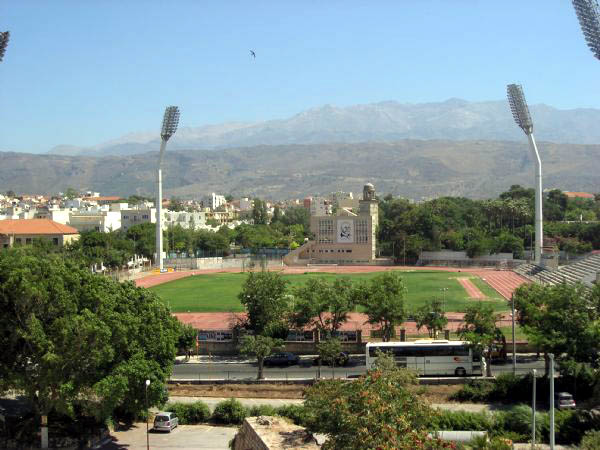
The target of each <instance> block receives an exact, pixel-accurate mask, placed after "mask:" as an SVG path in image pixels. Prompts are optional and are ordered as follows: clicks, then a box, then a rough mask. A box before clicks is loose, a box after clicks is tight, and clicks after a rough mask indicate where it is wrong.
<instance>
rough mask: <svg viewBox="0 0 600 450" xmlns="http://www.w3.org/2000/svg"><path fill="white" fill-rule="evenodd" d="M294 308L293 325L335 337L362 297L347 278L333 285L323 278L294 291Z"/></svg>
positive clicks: (313, 280)
mask: <svg viewBox="0 0 600 450" xmlns="http://www.w3.org/2000/svg"><path fill="white" fill-rule="evenodd" d="M293 296H294V302H295V304H294V308H293V312H292V317H291V322H292V324H293V325H294V326H296V327H297V328H304V327H307V326H308V327H311V328H314V327H316V328H318V329H319V330H320V331H321V332H322V334H324V335H326V336H328V337H332V336H335V335H336V332H337V330H338V328H339V327H340V326H341V325H342V324H343V323H344V322H346V320H348V313H350V312H351V311H353V310H354V308H355V306H356V304H357V301H358V298H359V295H358V294H357V291H356V290H355V289H353V286H352V282H351V281H350V280H349V279H348V278H336V279H335V280H333V282H332V283H329V282H327V280H325V279H324V278H309V279H308V281H307V282H306V283H304V284H303V285H301V286H298V287H296V288H295V289H294V291H293Z"/></svg>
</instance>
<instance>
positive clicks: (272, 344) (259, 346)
mask: <svg viewBox="0 0 600 450" xmlns="http://www.w3.org/2000/svg"><path fill="white" fill-rule="evenodd" d="M282 346H283V339H275V338H272V337H269V336H261V335H256V336H252V335H247V336H244V337H242V342H241V345H240V352H241V353H242V354H244V355H251V356H256V360H257V365H258V374H257V376H256V379H257V380H263V379H264V378H265V377H264V375H263V368H264V365H265V358H266V357H267V356H269V355H270V354H271V353H272V352H273V350H276V349H277V348H280V347H282Z"/></svg>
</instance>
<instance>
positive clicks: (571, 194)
mask: <svg viewBox="0 0 600 450" xmlns="http://www.w3.org/2000/svg"><path fill="white" fill-rule="evenodd" d="M564 194H565V195H566V196H567V197H569V198H591V199H592V200H594V194H590V193H588V192H565V193H564Z"/></svg>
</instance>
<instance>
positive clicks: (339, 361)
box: [314, 352, 350, 366]
mask: <svg viewBox="0 0 600 450" xmlns="http://www.w3.org/2000/svg"><path fill="white" fill-rule="evenodd" d="M320 359H321V357H320V356H317V357H316V358H315V360H314V364H315V365H318V364H319V360H320ZM348 361H350V355H349V354H348V353H346V352H340V354H339V355H337V356H336V357H335V365H336V366H345V365H346V364H348ZM323 364H326V365H329V364H331V360H330V359H323Z"/></svg>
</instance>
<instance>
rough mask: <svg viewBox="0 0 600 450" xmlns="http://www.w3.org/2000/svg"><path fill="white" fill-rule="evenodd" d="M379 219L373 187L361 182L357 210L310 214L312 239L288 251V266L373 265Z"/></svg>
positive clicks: (286, 260) (343, 209)
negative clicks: (361, 191)
mask: <svg viewBox="0 0 600 450" xmlns="http://www.w3.org/2000/svg"><path fill="white" fill-rule="evenodd" d="M378 219H379V212H378V203H377V199H376V197H375V188H374V187H373V185H372V184H371V183H367V184H365V186H364V188H363V197H362V199H361V200H359V202H358V210H352V209H350V208H339V209H338V210H337V211H336V213H335V214H317V215H311V217H310V230H311V232H312V233H313V234H314V236H315V239H314V240H312V241H308V242H306V243H305V244H304V245H303V246H302V247H300V248H298V249H296V250H294V251H293V252H290V253H289V254H288V255H287V256H286V257H285V258H284V262H285V263H286V264H288V265H306V264H373V263H374V262H375V259H376V250H377V249H376V243H377V238H376V235H375V233H376V231H377V225H378Z"/></svg>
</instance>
